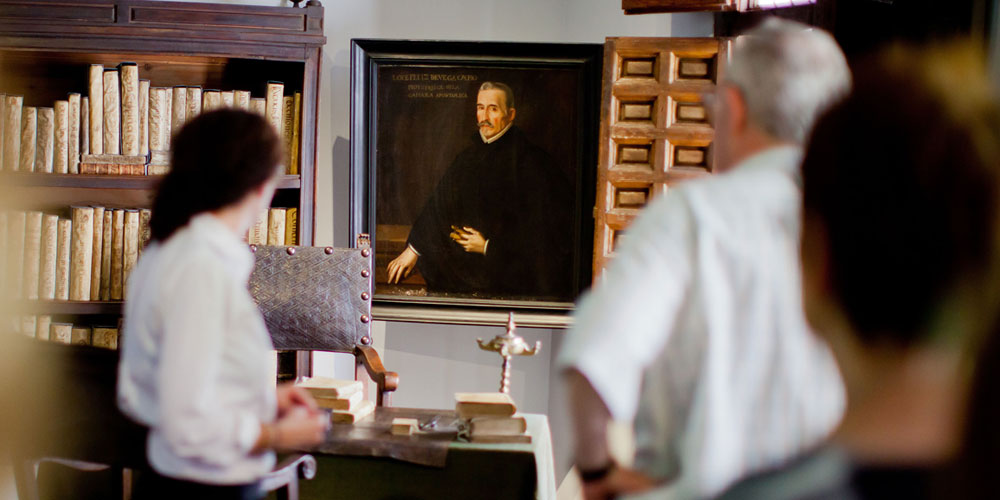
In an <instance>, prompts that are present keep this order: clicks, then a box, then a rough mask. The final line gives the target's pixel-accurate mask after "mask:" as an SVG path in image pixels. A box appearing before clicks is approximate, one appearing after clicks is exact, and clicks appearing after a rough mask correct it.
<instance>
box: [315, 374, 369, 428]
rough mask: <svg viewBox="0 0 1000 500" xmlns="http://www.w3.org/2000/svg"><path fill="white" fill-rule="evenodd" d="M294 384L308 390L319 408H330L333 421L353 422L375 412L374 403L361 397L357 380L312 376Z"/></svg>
mask: <svg viewBox="0 0 1000 500" xmlns="http://www.w3.org/2000/svg"><path fill="white" fill-rule="evenodd" d="M296 385H298V386H299V387H302V388H303V389H305V390H307V391H309V394H311V395H312V397H313V398H315V399H316V404H317V405H319V407H320V408H326V409H328V410H331V412H332V413H331V415H330V419H331V420H332V421H333V422H334V423H344V424H353V423H356V422H359V421H361V420H363V419H365V418H367V417H369V416H371V415H372V413H374V412H375V403H372V402H371V401H368V400H367V399H363V398H364V394H363V393H362V391H361V388H362V386H361V381H359V380H337V379H333V378H327V377H312V378H307V379H305V380H303V381H302V382H299V383H298V384H296Z"/></svg>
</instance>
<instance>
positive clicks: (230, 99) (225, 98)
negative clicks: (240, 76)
mask: <svg viewBox="0 0 1000 500" xmlns="http://www.w3.org/2000/svg"><path fill="white" fill-rule="evenodd" d="M219 97H220V98H221V99H222V107H224V108H232V107H235V106H236V93H235V92H233V91H232V90H227V91H224V92H219Z"/></svg>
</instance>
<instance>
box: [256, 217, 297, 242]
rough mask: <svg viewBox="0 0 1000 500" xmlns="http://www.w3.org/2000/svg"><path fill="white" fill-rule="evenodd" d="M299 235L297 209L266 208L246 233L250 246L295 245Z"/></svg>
mask: <svg viewBox="0 0 1000 500" xmlns="http://www.w3.org/2000/svg"><path fill="white" fill-rule="evenodd" d="M298 234H299V209H298V208H295V207H290V208H268V209H264V210H261V212H260V216H258V217H257V221H256V222H254V225H253V226H250V231H248V233H247V242H248V243H250V244H251V245H289V246H292V245H297V244H298Z"/></svg>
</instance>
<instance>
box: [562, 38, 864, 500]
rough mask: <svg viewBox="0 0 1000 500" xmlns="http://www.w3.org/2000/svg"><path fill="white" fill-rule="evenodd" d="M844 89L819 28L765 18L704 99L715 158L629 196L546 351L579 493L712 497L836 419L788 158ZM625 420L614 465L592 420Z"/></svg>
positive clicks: (602, 428)
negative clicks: (640, 200)
mask: <svg viewBox="0 0 1000 500" xmlns="http://www.w3.org/2000/svg"><path fill="white" fill-rule="evenodd" d="M849 86H850V75H849V71H848V68H847V64H846V62H845V60H844V57H843V54H841V52H840V49H839V48H838V47H837V44H836V43H835V42H834V40H833V39H832V38H831V37H830V36H829V35H828V34H827V33H825V32H822V31H819V30H807V29H805V27H804V26H802V25H799V24H795V23H790V22H783V21H777V20H772V21H769V22H767V23H765V24H764V25H763V26H761V27H759V28H757V29H755V30H753V31H751V32H749V33H748V34H747V35H745V36H744V37H743V38H741V39H740V41H739V42H738V44H737V47H736V49H735V51H734V53H733V57H732V62H731V63H730V65H729V67H728V68H727V70H726V72H725V75H724V78H723V80H722V81H720V82H719V85H718V87H717V89H716V93H715V95H714V96H706V101H710V100H711V101H714V108H712V107H709V109H710V112H711V113H712V115H713V116H712V121H713V124H714V126H715V133H716V139H715V143H714V146H713V147H714V154H715V161H716V165H717V168H718V170H720V171H724V173H722V174H721V175H717V176H715V177H713V178H710V179H703V180H696V181H691V182H688V183H685V184H682V185H680V186H678V187H676V188H674V189H671V191H670V192H669V193H668V194H667V195H665V196H663V197H661V198H660V199H658V200H656V201H654V202H653V203H652V204H650V206H649V207H648V208H646V209H645V210H644V212H643V213H642V215H641V216H640V217H639V219H638V220H636V221H635V223H634V224H633V226H632V227H630V228H629V230H628V237H627V239H625V240H623V244H622V246H621V249H620V250H619V251H618V252H617V256H616V257H615V260H614V261H613V263H612V264H611V267H610V268H609V269H608V272H607V275H606V276H604V277H603V279H602V280H600V281H599V282H598V286H596V287H595V288H594V290H593V291H592V292H591V293H590V294H589V295H588V296H586V297H585V298H583V299H582V301H581V303H580V304H579V306H578V308H577V310H576V311H577V312H576V317H575V320H574V328H573V330H572V331H571V332H570V333H569V335H568V336H567V338H566V341H565V344H564V347H563V350H562V352H561V353H560V357H559V363H560V367H561V368H562V369H563V370H564V373H566V375H567V379H568V384H569V391H570V393H569V394H570V396H569V397H570V405H571V407H572V409H571V413H572V414H573V416H574V423H575V425H576V428H575V435H576V456H575V459H576V464H577V467H578V468H579V470H580V471H581V477H582V479H583V481H584V492H585V496H586V497H587V498H589V499H596V498H607V497H611V496H614V495H615V494H618V493H625V492H636V491H641V490H645V489H649V488H651V487H659V488H660V489H659V490H657V491H656V492H654V493H653V496H655V497H669V498H696V497H703V496H709V495H715V494H718V493H719V492H721V491H722V490H723V489H724V488H726V486H728V485H729V484H731V483H732V482H734V481H736V480H737V479H739V478H740V477H742V476H744V475H746V474H748V473H751V472H754V471H758V470H761V469H764V468H767V467H773V466H776V465H778V464H781V463H783V462H784V461H785V460H787V459H788V458H790V457H792V456H794V455H796V454H798V453H799V452H801V451H802V450H804V449H807V448H809V447H811V446H814V445H815V444H816V443H818V442H820V441H822V440H823V439H825V438H826V436H827V435H828V433H829V432H830V431H831V430H832V429H833V427H834V426H835V425H836V423H837V422H838V420H839V418H840V415H841V413H842V411H843V387H842V384H841V381H840V378H839V375H838V373H837V369H836V366H835V364H834V361H833V358H832V356H831V355H830V353H829V350H828V349H827V347H826V346H825V345H824V344H823V343H822V342H821V341H820V340H818V339H817V338H816V337H815V336H814V335H813V334H812V333H811V332H810V331H809V329H808V328H807V326H806V323H805V318H804V316H803V313H802V305H801V283H800V281H801V279H800V274H799V259H798V241H799V221H800V203H801V192H800V187H799V186H800V179H799V170H798V166H799V161H800V158H801V149H800V145H801V143H802V142H803V140H804V138H805V137H806V136H807V134H808V133H809V130H810V128H811V125H812V123H813V120H814V119H815V117H816V116H818V115H819V114H820V112H822V111H823V110H824V109H826V108H827V107H829V105H830V104H832V103H833V102H834V101H835V100H836V99H838V98H840V97H841V96H843V95H844V94H845V93H846V92H847V90H848V88H849ZM710 97H714V99H708V98H710ZM706 104H708V105H711V104H712V102H706ZM633 418H635V422H636V424H635V427H636V439H637V445H638V451H637V455H636V465H635V467H636V470H629V469H625V468H622V467H618V466H616V465H615V464H614V462H613V461H612V460H611V457H610V456H609V453H608V447H607V439H606V434H605V433H606V429H607V424H608V421H609V420H610V419H614V420H617V421H626V422H627V421H631V420H633Z"/></svg>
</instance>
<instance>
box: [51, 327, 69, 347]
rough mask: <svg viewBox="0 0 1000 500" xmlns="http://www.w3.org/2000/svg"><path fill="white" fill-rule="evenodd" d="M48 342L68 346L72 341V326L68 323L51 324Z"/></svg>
mask: <svg viewBox="0 0 1000 500" xmlns="http://www.w3.org/2000/svg"><path fill="white" fill-rule="evenodd" d="M51 328H52V330H51V332H50V333H49V340H51V341H52V342H58V343H60V344H69V343H70V342H72V340H73V325H71V324H69V323H52V327H51Z"/></svg>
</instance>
